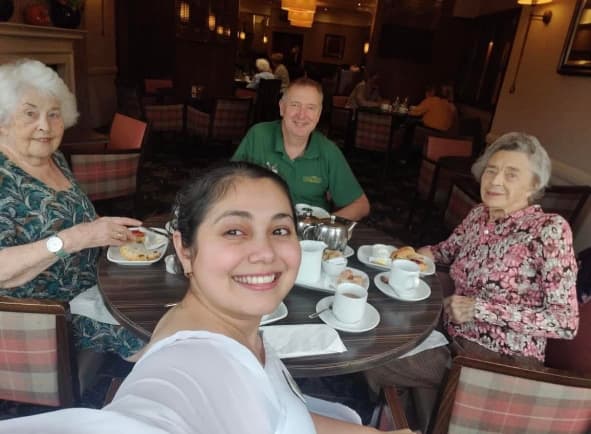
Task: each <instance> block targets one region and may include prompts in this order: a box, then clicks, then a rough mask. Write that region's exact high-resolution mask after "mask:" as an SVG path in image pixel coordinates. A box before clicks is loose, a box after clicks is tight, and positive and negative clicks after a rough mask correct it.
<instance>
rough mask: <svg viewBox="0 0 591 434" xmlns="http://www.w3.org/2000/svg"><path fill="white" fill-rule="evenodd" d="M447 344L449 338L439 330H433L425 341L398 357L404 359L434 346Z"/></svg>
mask: <svg viewBox="0 0 591 434" xmlns="http://www.w3.org/2000/svg"><path fill="white" fill-rule="evenodd" d="M447 344H449V341H448V340H447V338H446V337H445V336H444V335H443V334H442V333H440V332H438V331H437V330H433V331H432V332H431V334H430V335H429V336H427V337H426V338H425V340H424V341H423V342H421V343H420V344H419V345H417V346H416V347H414V348H413V349H412V350H410V351H409V352H407V353H404V354H403V355H402V356H400V357H398V358H399V359H404V358H405V357H410V356H414V355H415V354H419V353H422V352H423V351H427V350H432V349H433V348H437V347H442V346H444V345H447Z"/></svg>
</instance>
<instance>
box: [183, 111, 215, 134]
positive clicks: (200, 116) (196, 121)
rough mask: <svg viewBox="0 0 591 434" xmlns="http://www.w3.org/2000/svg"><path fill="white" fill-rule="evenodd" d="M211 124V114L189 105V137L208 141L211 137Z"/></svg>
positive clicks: (187, 129)
mask: <svg viewBox="0 0 591 434" xmlns="http://www.w3.org/2000/svg"><path fill="white" fill-rule="evenodd" d="M209 124H210V115H209V113H205V112H203V111H201V110H199V109H196V108H195V107H193V106H190V105H187V123H186V131H187V134H188V135H190V136H197V137H200V138H203V139H207V137H209Z"/></svg>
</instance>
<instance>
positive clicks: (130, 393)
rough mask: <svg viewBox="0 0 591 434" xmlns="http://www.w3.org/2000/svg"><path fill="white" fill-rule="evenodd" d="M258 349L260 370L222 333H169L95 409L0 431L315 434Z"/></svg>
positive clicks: (284, 375)
mask: <svg viewBox="0 0 591 434" xmlns="http://www.w3.org/2000/svg"><path fill="white" fill-rule="evenodd" d="M266 347H267V348H266V360H265V366H264V367H263V366H261V364H260V363H259V362H258V360H257V359H256V357H255V356H254V355H253V354H252V353H251V352H250V351H249V350H248V349H247V348H246V347H244V346H243V345H241V344H239V343H238V342H237V341H235V340H233V339H230V338H228V337H226V336H223V335H220V334H215V333H210V332H205V331H181V332H177V333H175V334H174V335H173V336H170V337H168V338H166V339H163V340H162V341H159V342H157V343H156V344H155V345H154V346H153V347H151V348H150V349H149V350H148V351H147V352H146V354H144V355H143V356H142V358H141V359H140V360H139V361H138V363H137V365H136V366H135V367H134V369H133V370H132V372H131V373H130V374H129V376H128V377H127V378H126V380H125V382H124V383H123V384H122V385H121V387H120V389H119V391H118V392H117V394H116V395H115V398H114V399H113V402H112V403H111V404H109V405H108V406H106V407H105V408H104V409H103V410H89V409H69V410H63V411H56V412H52V413H45V414H42V415H38V416H31V417H26V418H19V419H11V420H8V421H5V422H1V423H0V433H2V432H6V433H8V432H10V433H23V432H49V433H51V432H55V433H58V432H59V433H70V432H71V433H74V432H75V433H98V432H124V433H125V434H132V433H136V432H137V433H149V434H152V433H154V434H160V433H179V434H180V433H182V434H189V433H203V434H218V433H219V434H226V433H227V434H236V433H241V434H251V433H252V434H267V433H269V434H308V433H315V432H316V431H315V429H314V424H313V422H312V418H311V416H310V413H309V411H308V409H307V408H306V405H305V404H304V402H303V401H302V399H301V398H300V396H299V391H298V390H297V386H295V382H294V381H293V379H292V378H291V376H290V374H289V372H288V371H287V369H286V368H285V366H284V365H283V363H282V362H281V360H279V358H278V357H277V356H276V355H275V354H274V352H273V351H272V349H271V348H270V347H269V346H266Z"/></svg>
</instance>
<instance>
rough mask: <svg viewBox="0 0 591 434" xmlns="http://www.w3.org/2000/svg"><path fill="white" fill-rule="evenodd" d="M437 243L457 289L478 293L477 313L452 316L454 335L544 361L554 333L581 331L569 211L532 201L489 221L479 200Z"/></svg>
mask: <svg viewBox="0 0 591 434" xmlns="http://www.w3.org/2000/svg"><path fill="white" fill-rule="evenodd" d="M431 251H432V252H433V255H434V257H435V261H436V262H440V263H446V264H451V268H450V276H451V278H452V279H453V281H454V283H455V294H458V295H464V296H468V297H473V298H474V299H475V317H474V320H473V321H468V322H465V323H463V324H456V323H453V322H451V321H449V319H448V318H447V317H446V316H444V322H445V324H446V327H447V331H448V333H449V334H450V336H461V337H463V338H465V339H467V340H470V341H473V342H476V343H478V344H480V345H482V346H484V347H485V348H487V349H489V350H492V351H495V352H497V353H500V354H508V355H516V356H527V357H534V358H536V359H538V360H541V361H543V360H544V351H545V348H546V339H547V338H563V339H572V338H573V337H574V335H575V334H576V331H577V326H578V322H579V319H578V306H577V296H576V285H575V284H576V276H577V263H576V260H575V255H574V252H573V247H572V233H571V230H570V227H569V225H568V223H567V222H566V220H564V219H563V218H562V217H561V216H559V215H556V214H546V213H544V212H543V211H542V209H541V208H540V206H539V205H532V206H529V207H527V208H525V209H522V210H519V211H516V212H514V213H512V214H510V215H508V216H506V217H504V218H502V219H499V220H496V221H493V222H489V213H488V209H487V207H485V206H484V205H479V206H477V207H475V208H474V209H473V210H472V211H471V212H470V213H469V214H468V216H467V217H466V218H465V219H464V221H462V223H460V225H459V226H458V227H457V228H456V229H455V230H454V232H453V233H452V235H451V236H450V237H449V238H448V239H447V240H445V241H443V242H441V243H439V244H437V245H435V246H431Z"/></svg>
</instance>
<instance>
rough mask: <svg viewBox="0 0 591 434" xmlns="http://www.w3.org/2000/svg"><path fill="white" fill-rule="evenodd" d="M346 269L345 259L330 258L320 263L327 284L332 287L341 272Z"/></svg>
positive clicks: (341, 257)
mask: <svg viewBox="0 0 591 434" xmlns="http://www.w3.org/2000/svg"><path fill="white" fill-rule="evenodd" d="M345 268H347V258H345V257H344V256H339V257H338V258H332V259H327V260H324V261H322V271H324V274H326V276H327V278H328V281H329V284H331V285H334V283H335V282H336V280H337V277H339V274H341V273H342V272H343V271H345Z"/></svg>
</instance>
